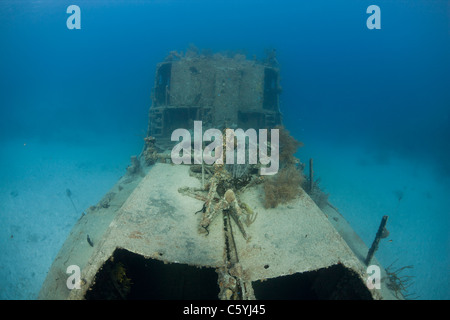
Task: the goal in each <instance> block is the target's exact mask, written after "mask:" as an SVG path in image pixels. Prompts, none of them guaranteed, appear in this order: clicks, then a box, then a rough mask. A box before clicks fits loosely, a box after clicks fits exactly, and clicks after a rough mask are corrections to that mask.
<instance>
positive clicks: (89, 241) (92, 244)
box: [86, 235, 94, 247]
mask: <svg viewBox="0 0 450 320" xmlns="http://www.w3.org/2000/svg"><path fill="white" fill-rule="evenodd" d="M86 240H87V242H88V243H89V245H90V246H91V247H94V242H93V241H92V240H91V238H90V237H89V235H87V237H86Z"/></svg>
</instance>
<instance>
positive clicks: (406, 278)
mask: <svg viewBox="0 0 450 320" xmlns="http://www.w3.org/2000/svg"><path fill="white" fill-rule="evenodd" d="M396 262H397V260H395V261H394V262H393V263H392V264H391V265H390V266H389V267H387V268H386V273H387V277H386V278H384V279H383V280H387V281H386V286H387V287H388V288H389V289H390V290H392V292H393V293H394V295H395V296H396V297H397V298H398V299H402V298H403V299H407V300H410V299H411V300H413V299H417V298H419V297H418V296H417V295H416V294H415V293H411V292H409V290H408V289H409V288H410V287H411V286H412V285H414V281H413V278H414V276H411V275H400V274H401V272H402V271H404V270H406V269H412V268H414V266H413V265H408V266H404V267H401V268H398V269H396V270H393V268H394V264H395V263H396Z"/></svg>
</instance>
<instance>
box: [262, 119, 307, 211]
mask: <svg viewBox="0 0 450 320" xmlns="http://www.w3.org/2000/svg"><path fill="white" fill-rule="evenodd" d="M276 129H279V144H280V150H279V161H280V168H281V169H280V171H279V172H278V173H277V174H275V175H274V176H271V177H268V178H267V179H266V181H265V182H264V193H265V200H264V206H265V207H266V208H275V207H276V206H278V204H280V203H286V202H288V201H290V200H293V199H295V197H296V196H297V195H299V194H300V193H301V191H302V188H301V185H302V184H303V181H304V177H303V173H302V168H303V167H302V166H301V165H300V166H298V164H299V163H300V161H299V160H298V159H297V158H295V157H294V154H295V153H296V152H297V149H298V148H300V147H301V146H303V143H301V142H300V141H297V140H296V139H295V138H294V137H292V136H291V135H290V134H289V131H287V130H286V129H285V128H284V127H283V126H277V127H276Z"/></svg>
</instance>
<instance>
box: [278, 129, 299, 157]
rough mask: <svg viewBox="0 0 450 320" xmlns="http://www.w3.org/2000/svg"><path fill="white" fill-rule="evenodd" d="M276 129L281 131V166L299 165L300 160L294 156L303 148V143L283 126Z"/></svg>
mask: <svg viewBox="0 0 450 320" xmlns="http://www.w3.org/2000/svg"><path fill="white" fill-rule="evenodd" d="M275 129H279V139H280V163H281V166H288V165H292V164H296V163H298V159H297V158H295V157H294V154H295V153H296V152H297V150H298V148H300V147H303V143H302V142H300V141H297V140H296V139H295V138H294V137H293V136H291V135H290V133H289V131H288V130H286V129H285V128H284V127H283V126H277V127H276V128H275Z"/></svg>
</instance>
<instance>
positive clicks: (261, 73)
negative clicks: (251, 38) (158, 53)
mask: <svg viewBox="0 0 450 320" xmlns="http://www.w3.org/2000/svg"><path fill="white" fill-rule="evenodd" d="M269 61H270V60H269ZM280 92H281V87H280V76H279V69H278V67H277V66H276V65H275V63H270V62H258V61H256V60H247V59H245V57H244V56H243V55H240V54H237V55H235V56H234V57H233V58H230V57H227V56H225V55H222V54H215V55H195V56H193V57H192V56H187V57H186V56H183V57H180V56H179V55H173V54H172V55H171V56H169V57H168V58H167V59H166V61H164V62H161V63H159V64H158V65H157V68H156V75H155V86H154V89H153V92H152V107H151V108H150V117H149V129H148V135H149V136H152V137H155V138H156V140H157V142H158V144H159V145H160V146H162V145H164V143H165V142H167V141H168V140H170V135H171V133H172V132H173V130H175V129H177V128H192V127H193V121H195V120H201V121H203V128H204V129H205V130H206V129H208V128H218V129H222V128H224V127H230V128H242V129H248V128H255V129H258V128H273V127H274V126H276V125H279V124H281V121H282V119H281V113H280V108H279V94H280Z"/></svg>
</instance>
